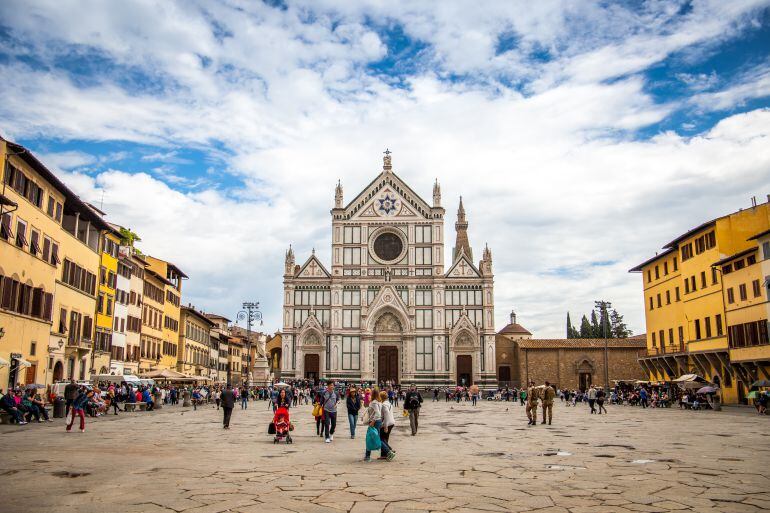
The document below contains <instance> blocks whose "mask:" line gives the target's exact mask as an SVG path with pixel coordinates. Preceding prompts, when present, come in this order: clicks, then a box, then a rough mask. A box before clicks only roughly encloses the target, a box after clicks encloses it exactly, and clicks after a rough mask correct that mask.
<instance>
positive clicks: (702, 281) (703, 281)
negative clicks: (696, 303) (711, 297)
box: [700, 271, 706, 289]
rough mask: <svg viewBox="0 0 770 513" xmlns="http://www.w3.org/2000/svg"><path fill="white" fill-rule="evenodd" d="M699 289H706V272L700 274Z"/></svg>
mask: <svg viewBox="0 0 770 513" xmlns="http://www.w3.org/2000/svg"><path fill="white" fill-rule="evenodd" d="M700 288H702V289H705V288H706V271H701V272H700Z"/></svg>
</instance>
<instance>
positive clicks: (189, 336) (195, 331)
mask: <svg viewBox="0 0 770 513" xmlns="http://www.w3.org/2000/svg"><path fill="white" fill-rule="evenodd" d="M180 323H181V325H182V327H183V331H182V332H181V333H179V350H178V355H179V361H178V362H177V368H176V370H177V371H178V372H181V373H183V374H188V375H190V376H202V377H205V378H210V377H211V375H212V370H213V369H214V367H215V365H216V359H212V358H211V335H210V333H211V328H213V327H214V323H213V322H211V321H210V320H209V319H208V318H207V317H206V316H205V315H203V314H202V313H200V312H198V311H197V310H196V309H195V308H193V307H191V306H183V307H182V308H181V319H180Z"/></svg>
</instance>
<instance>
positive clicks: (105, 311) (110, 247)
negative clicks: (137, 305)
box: [90, 205, 120, 374]
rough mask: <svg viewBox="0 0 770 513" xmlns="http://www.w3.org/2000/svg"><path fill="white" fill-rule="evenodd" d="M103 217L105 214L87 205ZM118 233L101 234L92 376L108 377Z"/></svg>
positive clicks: (115, 231) (118, 244)
mask: <svg viewBox="0 0 770 513" xmlns="http://www.w3.org/2000/svg"><path fill="white" fill-rule="evenodd" d="M90 206H91V208H92V209H94V210H96V212H97V213H98V214H100V215H102V216H104V212H101V211H100V210H98V209H96V208H95V207H93V205H90ZM119 248H120V232H119V231H117V230H115V229H114V228H112V227H110V230H109V231H106V232H104V233H103V235H102V240H101V248H100V253H99V257H100V262H99V294H98V296H97V299H96V335H95V338H94V348H93V349H94V350H93V353H92V354H91V358H92V360H93V363H92V366H91V368H92V369H93V371H94V372H95V373H99V374H108V373H109V369H110V356H111V352H112V332H113V329H114V326H113V324H114V318H115V289H116V288H117V276H118V249H119Z"/></svg>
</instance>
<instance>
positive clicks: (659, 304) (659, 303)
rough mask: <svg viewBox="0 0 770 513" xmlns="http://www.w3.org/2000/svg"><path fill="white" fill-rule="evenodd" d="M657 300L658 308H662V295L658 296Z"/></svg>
mask: <svg viewBox="0 0 770 513" xmlns="http://www.w3.org/2000/svg"><path fill="white" fill-rule="evenodd" d="M657 299H658V308H660V307H661V306H662V304H661V302H660V294H658V296H657Z"/></svg>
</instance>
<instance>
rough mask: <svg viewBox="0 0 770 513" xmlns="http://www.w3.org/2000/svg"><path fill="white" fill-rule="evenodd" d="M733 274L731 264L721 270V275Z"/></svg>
mask: <svg viewBox="0 0 770 513" xmlns="http://www.w3.org/2000/svg"><path fill="white" fill-rule="evenodd" d="M731 272H733V264H727V265H726V266H724V267H723V268H722V274H730V273H731Z"/></svg>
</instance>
